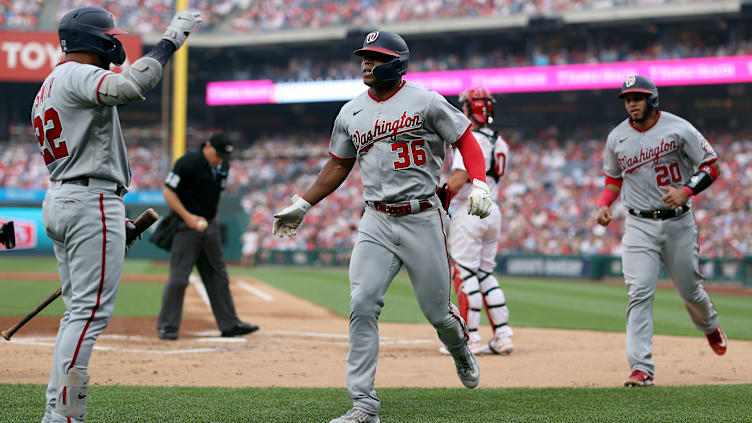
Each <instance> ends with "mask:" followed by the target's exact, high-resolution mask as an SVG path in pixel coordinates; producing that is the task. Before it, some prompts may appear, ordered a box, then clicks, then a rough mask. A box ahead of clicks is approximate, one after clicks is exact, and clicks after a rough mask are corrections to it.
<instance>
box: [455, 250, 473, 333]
mask: <svg viewBox="0 0 752 423" xmlns="http://www.w3.org/2000/svg"><path fill="white" fill-rule="evenodd" d="M462 282H464V281H463V280H462V276H460V270H459V267H457V263H455V262H454V260H452V283H453V284H454V293H455V294H457V309H458V310H459V311H460V316H462V320H464V321H465V322H467V310H468V308H469V307H470V306H469V303H468V301H467V294H465V293H464V292H463V291H462Z"/></svg>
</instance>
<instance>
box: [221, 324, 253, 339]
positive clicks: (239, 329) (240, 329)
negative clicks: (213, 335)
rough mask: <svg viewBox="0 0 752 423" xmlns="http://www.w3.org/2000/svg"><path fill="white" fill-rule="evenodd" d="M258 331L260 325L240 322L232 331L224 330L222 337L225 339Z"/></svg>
mask: <svg viewBox="0 0 752 423" xmlns="http://www.w3.org/2000/svg"><path fill="white" fill-rule="evenodd" d="M257 330H259V326H258V325H252V324H250V323H246V322H240V323H238V324H237V325H235V326H233V327H232V328H231V329H227V330H223V331H222V336H223V337H225V338H230V337H233V336H240V335H247V334H249V333H253V332H256V331H257Z"/></svg>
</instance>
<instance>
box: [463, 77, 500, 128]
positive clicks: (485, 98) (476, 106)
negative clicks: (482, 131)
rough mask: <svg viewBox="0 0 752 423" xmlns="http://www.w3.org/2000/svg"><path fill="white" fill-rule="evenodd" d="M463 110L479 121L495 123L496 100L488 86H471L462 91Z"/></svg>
mask: <svg viewBox="0 0 752 423" xmlns="http://www.w3.org/2000/svg"><path fill="white" fill-rule="evenodd" d="M460 103H461V104H462V111H463V112H465V115H467V117H469V118H470V119H472V120H474V121H475V122H477V123H481V124H484V125H488V124H491V123H493V116H494V103H496V100H495V99H494V98H493V96H492V95H491V92H490V91H488V88H486V87H480V86H476V87H470V88H468V89H466V90H465V91H463V92H462V93H460Z"/></svg>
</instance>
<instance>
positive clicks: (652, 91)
mask: <svg viewBox="0 0 752 423" xmlns="http://www.w3.org/2000/svg"><path fill="white" fill-rule="evenodd" d="M627 93H643V94H647V95H648V106H649V107H650V108H652V109H657V108H658V88H656V86H655V84H654V83H653V81H651V80H650V78H648V77H647V76H642V75H632V76H630V77H628V78H627V79H625V80H624V83H623V84H621V91H620V92H619V96H618V97H619V98H624V94H627Z"/></svg>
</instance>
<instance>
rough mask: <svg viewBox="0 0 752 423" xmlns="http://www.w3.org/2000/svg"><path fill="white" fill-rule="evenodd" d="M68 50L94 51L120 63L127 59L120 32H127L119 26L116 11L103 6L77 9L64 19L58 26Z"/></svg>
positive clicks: (113, 61)
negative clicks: (117, 26)
mask: <svg viewBox="0 0 752 423" xmlns="http://www.w3.org/2000/svg"><path fill="white" fill-rule="evenodd" d="M57 32H58V36H59V37H60V47H62V49H63V52H64V53H72V52H74V51H90V52H92V53H96V54H98V55H99V56H101V57H104V58H105V59H106V60H107V61H108V62H110V63H114V64H115V65H117V66H120V65H122V64H123V62H125V49H124V48H123V44H122V43H121V42H120V40H118V39H117V38H115V36H116V35H122V34H127V32H125V31H123V30H121V29H118V28H116V27H115V20H114V19H113V18H112V13H110V12H108V11H107V10H106V9H102V8H101V7H94V6H87V7H79V8H78V9H73V10H71V11H70V12H68V13H66V14H65V16H63V18H62V19H61V20H60V26H59V27H58V29H57Z"/></svg>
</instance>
